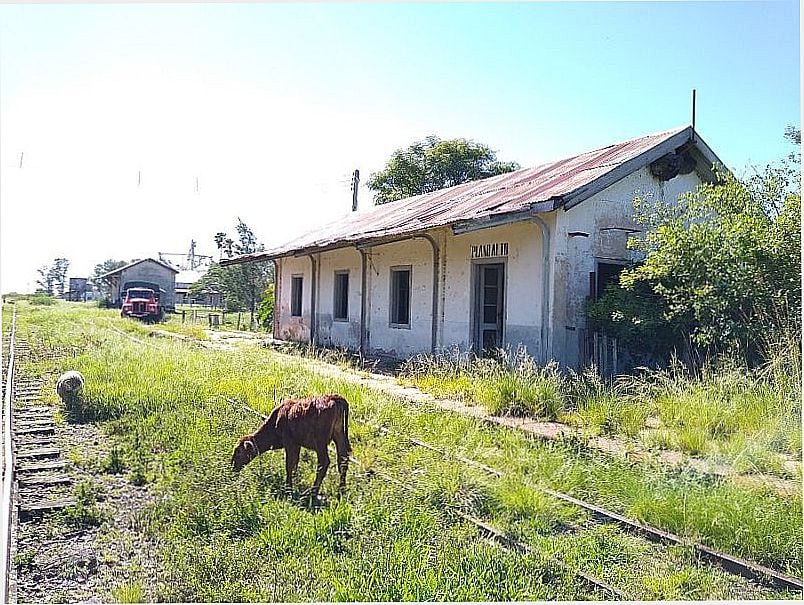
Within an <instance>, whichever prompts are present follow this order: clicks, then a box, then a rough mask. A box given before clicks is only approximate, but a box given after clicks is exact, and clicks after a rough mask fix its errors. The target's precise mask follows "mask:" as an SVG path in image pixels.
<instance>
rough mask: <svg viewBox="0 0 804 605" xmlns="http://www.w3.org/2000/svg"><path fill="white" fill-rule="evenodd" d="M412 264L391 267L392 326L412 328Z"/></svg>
mask: <svg viewBox="0 0 804 605" xmlns="http://www.w3.org/2000/svg"><path fill="white" fill-rule="evenodd" d="M410 273H411V271H410V265H407V266H403V267H391V299H390V302H391V304H390V311H391V327H392V328H410Z"/></svg>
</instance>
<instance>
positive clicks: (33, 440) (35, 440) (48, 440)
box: [15, 433, 53, 448]
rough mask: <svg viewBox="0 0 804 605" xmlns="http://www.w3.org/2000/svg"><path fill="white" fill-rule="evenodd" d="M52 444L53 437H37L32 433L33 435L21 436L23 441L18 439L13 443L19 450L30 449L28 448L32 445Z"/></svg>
mask: <svg viewBox="0 0 804 605" xmlns="http://www.w3.org/2000/svg"><path fill="white" fill-rule="evenodd" d="M52 443H53V437H52V436H50V435H49V436H42V435H37V434H35V433H34V434H33V435H30V434H29V435H23V439H18V440H17V441H16V442H15V447H17V448H20V447H30V446H33V445H49V444H52Z"/></svg>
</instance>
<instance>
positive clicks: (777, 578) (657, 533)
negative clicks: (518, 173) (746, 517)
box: [365, 422, 804, 591]
mask: <svg viewBox="0 0 804 605" xmlns="http://www.w3.org/2000/svg"><path fill="white" fill-rule="evenodd" d="M365 424H367V425H368V426H370V427H372V428H374V429H376V430H379V431H380V432H381V433H383V434H386V435H388V434H395V435H397V436H399V437H401V438H403V439H407V440H408V441H410V442H411V443H412V444H414V445H416V446H419V447H422V448H425V449H428V450H431V451H433V452H436V453H438V454H440V455H441V456H443V457H445V458H452V459H454V460H458V461H460V462H462V463H464V464H467V465H469V466H473V467H475V468H479V469H481V470H483V471H485V472H487V473H489V474H491V475H494V476H495V477H502V476H503V474H504V473H503V472H502V471H500V470H497V469H495V468H492V467H490V466H488V465H486V464H483V463H482V462H478V461H477V460H472V459H470V458H464V457H462V456H456V455H454V454H451V453H449V452H447V451H446V450H443V449H441V448H438V447H436V446H434V445H431V444H429V443H426V442H424V441H421V440H420V439H416V438H414V437H409V436H407V435H403V434H401V433H398V432H396V431H392V430H390V429H388V428H387V427H384V426H380V425H374V424H372V423H368V422H367V423H365ZM528 485H529V486H530V487H532V488H534V489H536V490H538V491H540V492H542V493H544V494H547V495H549V496H552V497H554V498H557V499H559V500H563V501H564V502H568V503H570V504H573V505H575V506H578V507H580V508H583V509H585V510H587V511H589V512H590V513H592V515H593V516H594V517H596V518H598V519H603V520H605V521H609V522H614V523H616V524H617V525H619V526H620V527H623V528H624V529H626V530H628V531H630V532H632V533H637V534H640V535H642V536H644V537H646V538H647V539H649V540H651V541H652V542H659V543H664V544H673V545H677V546H686V547H691V548H693V549H694V550H695V552H696V553H697V554H698V555H699V556H700V557H701V558H703V559H706V560H709V561H712V562H714V563H717V564H718V565H720V566H721V567H722V568H723V569H725V570H727V571H729V572H731V573H736V574H738V575H740V576H743V577H745V578H749V579H752V580H756V581H759V582H762V583H764V584H766V585H771V586H773V587H775V588H782V589H786V590H796V591H801V590H803V589H804V582H802V580H801V579H800V578H794V577H792V576H789V575H786V574H783V573H780V572H778V571H776V570H774V569H771V568H769V567H766V566H764V565H760V564H759V563H755V562H753V561H747V560H745V559H740V558H738V557H735V556H732V555H730V554H728V553H724V552H722V551H718V550H715V549H713V548H709V547H708V546H705V545H704V544H700V543H698V542H692V541H690V540H685V539H684V538H682V537H681V536H677V535H676V534H673V533H670V532H667V531H664V530H661V529H658V528H656V527H651V526H649V525H645V524H644V523H640V522H639V521H636V520H635V519H631V518H629V517H626V516H625V515H621V514H619V513H615V512H614V511H610V510H607V509H605V508H603V507H601V506H597V505H595V504H590V503H588V502H584V501H583V500H579V499H578V498H575V497H573V496H570V495H569V494H565V493H562V492H559V491H556V490H553V489H550V488H547V487H543V486H540V485H534V484H528Z"/></svg>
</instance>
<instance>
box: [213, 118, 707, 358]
mask: <svg viewBox="0 0 804 605" xmlns="http://www.w3.org/2000/svg"><path fill="white" fill-rule="evenodd" d="M717 165H721V162H720V161H719V159H718V158H717V157H716V156H715V154H714V153H713V152H712V151H711V149H710V148H709V147H708V146H707V145H706V143H704V142H703V141H702V140H701V138H700V137H699V135H698V134H697V133H696V132H694V131H693V129H692V128H690V127H682V128H677V129H674V130H670V131H666V132H662V133H658V134H654V135H648V136H644V137H640V138H637V139H633V140H629V141H625V142H622V143H617V144H614V145H609V146H607V147H604V148H601V149H596V150H594V151H589V152H586V153H582V154H579V155H575V156H572V157H569V158H564V159H562V160H558V161H555V162H550V163H547V164H543V165H541V166H536V167H534V168H525V169H522V170H518V171H515V172H511V173H508V174H504V175H500V176H495V177H491V178H487V179H483V180H480V181H474V182H470V183H465V184H462V185H458V186H455V187H450V188H446V189H442V190H439V191H436V192H433V193H428V194H423V195H418V196H415V197H410V198H406V199H402V200H398V201H396V202H392V203H389V204H384V205H382V206H378V207H375V208H372V209H370V210H367V211H365V212H355V213H352V214H350V215H348V216H346V217H345V218H343V219H341V220H338V221H336V222H334V223H331V224H329V225H327V226H324V227H321V228H318V229H316V230H314V231H311V232H310V233H307V234H306V235H303V236H301V237H299V238H297V239H295V240H293V241H291V242H289V243H287V244H285V245H283V246H280V247H277V248H274V249H272V250H268V251H266V252H263V253H259V254H252V255H245V256H241V257H237V258H236V259H232V260H229V261H222V264H229V263H238V262H250V261H257V260H269V259H270V260H272V261H274V262H275V265H276V284H277V285H276V289H275V296H276V306H275V314H274V325H273V334H274V337H276V338H279V339H284V340H293V341H300V342H312V343H313V344H318V345H323V346H339V347H345V348H349V349H353V350H359V351H361V352H363V353H364V354H372V355H389V356H392V357H396V358H406V357H409V356H411V355H413V354H416V353H419V352H433V351H439V350H445V349H449V348H452V347H458V348H460V349H461V350H469V349H471V350H474V351H475V352H476V353H478V354H485V353H487V352H489V351H490V350H492V349H495V348H498V347H506V348H507V347H510V348H515V347H519V346H523V347H525V348H526V349H527V351H528V353H529V354H530V355H532V356H534V357H535V358H537V359H538V360H540V361H542V362H546V361H548V360H551V359H553V360H557V361H558V362H560V364H561V365H562V366H564V367H570V368H580V367H582V366H584V365H585V364H586V363H588V362H589V361H590V360H591V358H592V357H594V356H595V355H598V356H599V351H597V349H595V346H597V339H595V338H594V335H592V334H591V333H590V331H589V330H588V329H587V324H586V315H585V306H586V301H587V300H588V299H590V298H592V299H594V298H595V297H596V296H597V295H598V293H600V292H601V291H602V289H603V287H604V286H605V285H606V283H608V282H609V281H610V280H612V279H615V278H616V276H617V274H618V273H619V270H620V269H621V268H622V267H623V266H624V265H625V264H627V263H628V262H630V261H631V260H633V259H632V254H633V253H632V252H631V251H630V250H629V249H628V248H627V246H626V244H627V241H628V238H629V236H632V235H634V234H637V233H639V232H640V230H641V226H640V225H639V224H638V223H636V222H635V220H634V211H633V200H634V197H635V196H636V195H641V196H649V197H652V198H653V199H654V200H661V201H663V202H666V203H673V202H674V201H675V200H677V198H678V196H679V195H681V194H683V193H685V192H687V191H690V190H692V189H694V188H695V187H696V186H697V185H698V184H700V183H701V182H703V181H713V180H714V179H715V174H714V167H715V166H717Z"/></svg>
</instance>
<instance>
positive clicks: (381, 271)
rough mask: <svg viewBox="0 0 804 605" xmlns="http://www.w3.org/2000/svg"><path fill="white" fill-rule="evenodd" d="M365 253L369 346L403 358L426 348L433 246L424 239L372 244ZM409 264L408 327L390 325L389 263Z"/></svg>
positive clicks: (429, 329) (429, 339)
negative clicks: (366, 260) (366, 261)
mask: <svg viewBox="0 0 804 605" xmlns="http://www.w3.org/2000/svg"><path fill="white" fill-rule="evenodd" d="M367 253H368V270H367V277H368V286H367V288H368V291H369V300H370V301H371V303H370V305H369V309H368V315H369V318H370V319H369V324H368V329H369V335H368V343H369V350H370V351H372V352H375V353H381V354H385V355H392V356H394V357H398V358H405V357H409V356H411V355H414V354H416V353H418V352H429V351H430V347H431V343H432V318H433V289H432V288H433V249H432V246H431V245H430V243H429V242H428V241H427V240H424V239H414V240H407V241H402V242H397V243H393V244H386V245H383V246H375V247H373V248H370V249H369V250H367ZM406 265H409V266H410V269H411V275H410V327H409V328H400V327H393V326H391V311H390V296H391V267H401V266H406Z"/></svg>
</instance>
